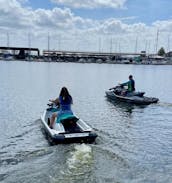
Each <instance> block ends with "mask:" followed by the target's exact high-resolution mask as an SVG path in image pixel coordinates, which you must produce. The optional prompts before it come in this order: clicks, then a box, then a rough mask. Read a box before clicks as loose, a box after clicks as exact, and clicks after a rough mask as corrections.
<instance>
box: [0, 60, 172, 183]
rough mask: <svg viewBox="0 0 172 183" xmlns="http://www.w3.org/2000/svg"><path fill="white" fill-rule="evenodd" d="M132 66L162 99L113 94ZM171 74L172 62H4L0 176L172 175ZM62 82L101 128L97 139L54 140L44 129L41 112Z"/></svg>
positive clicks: (140, 181)
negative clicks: (142, 101)
mask: <svg viewBox="0 0 172 183" xmlns="http://www.w3.org/2000/svg"><path fill="white" fill-rule="evenodd" d="M54 73H56V75H55V74H54ZM66 73H67V74H66ZM131 73H132V74H133V75H134V77H135V80H136V88H138V89H139V90H143V91H146V95H148V96H152V97H157V98H159V99H160V102H159V103H158V104H151V105H148V106H136V105H132V104H127V103H125V102H114V101H113V102H112V101H109V100H108V99H107V98H106V97H105V90H106V89H108V88H110V87H112V86H113V85H116V83H118V82H121V81H125V80H126V79H127V78H128V75H129V74H131ZM164 73H165V74H164ZM143 76H144V77H143ZM171 78H172V67H171V66H144V65H141V66H137V65H110V64H73V63H35V62H32V63H29V62H0V101H1V105H0V123H1V128H0V181H1V182H3V183H12V182H19V183H20V182H21V183H30V182H35V183H37V182H47V183H49V182H50V183H51V182H53V183H54V182H60V183H61V182H62V183H63V182H64V183H67V182H75V183H80V182H89V183H104V182H108V183H117V182H118V183H123V182H127V183H128V182H132V183H135V182H137V183H145V182H156V183H162V182H165V183H171V180H172V174H171V172H172V156H171V154H172V148H171V147H172V136H171V131H172V123H171V121H172V115H171V114H172V98H171V93H172V88H171V87H169V83H170V82H171ZM143 80H145V81H146V82H143ZM164 81H166V82H164ZM62 86H67V87H68V88H69V90H70V93H71V95H72V97H73V100H74V104H73V106H72V107H73V110H74V112H76V114H78V116H80V117H81V118H82V119H83V120H84V121H86V123H88V124H89V125H90V126H92V127H93V128H94V129H95V130H96V132H97V133H98V138H97V139H96V142H95V143H93V144H60V145H56V146H51V143H50V141H49V139H48V138H46V135H44V130H43V126H42V125H41V122H40V116H41V114H42V113H43V111H44V109H45V108H46V103H47V101H48V100H49V99H50V98H55V97H57V96H58V93H59V91H60V89H61V87H62ZM152 86H154V87H152Z"/></svg>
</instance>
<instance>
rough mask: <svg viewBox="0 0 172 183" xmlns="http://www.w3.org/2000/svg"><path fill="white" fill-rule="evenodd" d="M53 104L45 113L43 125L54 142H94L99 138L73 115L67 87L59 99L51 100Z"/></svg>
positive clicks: (63, 89) (62, 90)
mask: <svg viewBox="0 0 172 183" xmlns="http://www.w3.org/2000/svg"><path fill="white" fill-rule="evenodd" d="M50 101H51V102H52V104H50V105H49V108H48V109H46V110H45V111H44V114H43V115H42V117H41V119H42V123H43V125H44V127H45V130H46V132H47V133H48V135H49V136H50V137H51V139H52V140H53V141H54V142H57V143H63V142H71V141H81V142H82V141H84V142H92V141H94V140H95V138H96V137H97V134H96V133H95V132H93V130H92V128H91V127H90V126H88V125H87V124H86V123H85V122H84V121H83V120H81V119H79V118H78V117H77V116H76V115H74V114H73V112H72V110H71V104H72V103H73V101H72V97H71V95H70V94H69V92H68V90H67V88H66V87H63V88H62V89H61V92H60V95H59V98H57V99H55V100H50Z"/></svg>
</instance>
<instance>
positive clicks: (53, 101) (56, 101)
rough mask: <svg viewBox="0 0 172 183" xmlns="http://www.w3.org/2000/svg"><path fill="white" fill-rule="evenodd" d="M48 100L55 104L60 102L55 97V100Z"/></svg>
mask: <svg viewBox="0 0 172 183" xmlns="http://www.w3.org/2000/svg"><path fill="white" fill-rule="evenodd" d="M49 101H50V102H52V103H54V104H56V105H57V106H58V105H59V104H60V102H59V99H58V98H56V99H55V100H54V99H50V100H49Z"/></svg>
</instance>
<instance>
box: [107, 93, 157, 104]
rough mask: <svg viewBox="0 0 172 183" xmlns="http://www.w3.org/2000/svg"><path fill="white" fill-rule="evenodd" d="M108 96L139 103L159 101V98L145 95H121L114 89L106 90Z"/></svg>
mask: <svg viewBox="0 0 172 183" xmlns="http://www.w3.org/2000/svg"><path fill="white" fill-rule="evenodd" d="M105 93H106V96H107V97H108V98H109V99H111V100H118V101H122V102H127V103H132V104H138V105H149V104H152V103H157V102H158V100H159V99H158V98H153V97H145V96H121V95H117V94H115V92H114V91H113V90H109V91H106V92H105Z"/></svg>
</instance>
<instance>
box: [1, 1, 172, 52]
mask: <svg viewBox="0 0 172 183" xmlns="http://www.w3.org/2000/svg"><path fill="white" fill-rule="evenodd" d="M171 32H172V1H171V0H0V46H8V45H9V46H21V47H29V46H31V47H38V48H40V49H41V50H44V49H48V39H49V48H50V49H56V50H71V51H75V50H76V51H98V52H140V51H142V50H146V51H147V52H148V53H153V52H156V50H158V49H159V48H160V47H162V46H163V47H164V48H165V50H166V51H169V50H171V49H172V44H171V42H172V34H171ZM157 35H158V36H157Z"/></svg>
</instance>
